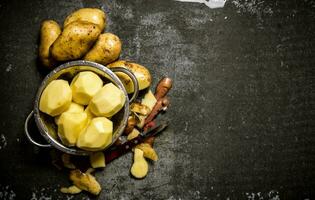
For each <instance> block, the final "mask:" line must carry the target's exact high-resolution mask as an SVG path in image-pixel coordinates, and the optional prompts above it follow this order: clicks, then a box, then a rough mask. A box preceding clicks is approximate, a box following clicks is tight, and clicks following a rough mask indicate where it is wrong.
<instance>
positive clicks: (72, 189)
mask: <svg viewBox="0 0 315 200" xmlns="http://www.w3.org/2000/svg"><path fill="white" fill-rule="evenodd" d="M81 191H82V190H81V189H80V188H78V187H77V186H75V185H72V186H70V187H62V188H60V192H62V193H65V194H79V193H80V192H81Z"/></svg>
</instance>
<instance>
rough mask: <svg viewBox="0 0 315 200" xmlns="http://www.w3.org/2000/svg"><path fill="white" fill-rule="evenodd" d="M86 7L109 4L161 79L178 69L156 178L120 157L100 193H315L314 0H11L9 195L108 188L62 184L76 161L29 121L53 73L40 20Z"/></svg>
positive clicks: (6, 37)
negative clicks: (40, 58)
mask: <svg viewBox="0 0 315 200" xmlns="http://www.w3.org/2000/svg"><path fill="white" fill-rule="evenodd" d="M81 7H100V8H102V9H103V10H105V11H106V13H107V14H108V28H107V29H106V31H108V32H113V33H115V34H117V35H118V36H119V37H120V38H121V39H122V41H123V52H122V55H121V58H123V59H128V60H133V61H135V62H138V63H141V64H143V65H145V66H147V67H148V68H149V69H150V71H151V72H152V75H153V77H154V85H155V84H156V83H157V81H158V80H159V79H160V78H161V77H162V76H165V75H167V76H170V77H172V78H173V79H174V89H173V91H172V92H171V93H170V96H171V99H172V106H171V108H170V110H169V111H168V112H167V114H166V116H167V117H168V118H169V119H171V121H172V125H171V127H170V128H169V129H168V130H167V131H165V132H164V133H163V134H162V135H160V136H159V137H158V139H157V140H156V150H157V152H158V154H159V157H160V159H159V161H158V162H156V163H153V164H150V170H149V174H148V176H147V177H146V178H145V179H144V180H135V179H133V178H131V177H130V175H129V168H130V166H131V163H132V157H131V154H128V155H126V156H124V157H121V158H120V159H118V160H116V161H114V162H113V163H111V164H109V165H108V166H107V167H106V169H105V170H103V171H99V172H97V173H96V177H97V179H98V180H100V182H101V183H102V186H103V192H102V193H101V195H100V196H99V198H98V199H170V200H172V199H189V200H190V199H272V197H274V199H312V198H314V185H315V177H314V175H315V171H314V169H315V168H314V167H315V159H314V155H315V148H314V142H315V135H314V132H315V131H314V130H315V129H314V124H315V122H314V118H315V116H314V112H315V109H314V104H315V93H314V91H315V90H314V89H315V88H314V64H315V59H314V51H315V39H314V35H315V34H314V32H315V23H314V22H315V3H314V1H311V0H304V1H280V0H274V1H259V0H252V1H240V0H234V1H228V2H227V3H226V5H225V7H224V8H223V9H213V10H212V9H209V8H208V7H206V6H205V5H202V4H198V3H197V4H196V3H181V2H176V1H171V0H168V1H166V0H165V1H161V0H160V1H156V0H134V1H122V0H118V1H114V0H113V1H101V0H94V1H86V0H71V1H55V0H50V1H48V0H34V1H18V0H3V1H1V3H0V21H1V23H0V27H1V29H0V30H1V33H0V35H1V36H0V38H1V52H0V56H1V61H2V63H1V73H0V81H1V84H0V88H1V97H0V98H1V103H0V110H1V112H0V114H1V122H0V130H1V131H0V147H1V149H0V171H1V172H0V181H1V182H0V199H31V198H33V199H89V198H90V199H97V198H94V197H92V196H89V195H87V194H85V193H84V194H80V195H77V196H74V197H72V196H66V195H63V194H61V193H59V191H58V190H59V188H60V187H61V186H66V185H69V184H70V183H69V181H68V178H67V174H66V172H64V171H58V170H56V169H55V168H54V167H53V166H52V165H51V164H50V162H49V153H48V151H44V150H39V149H36V148H34V147H33V146H32V145H31V144H30V143H28V142H27V141H26V139H25V137H24V132H23V123H24V120H25V117H26V116H27V114H28V113H29V112H30V111H31V109H32V104H33V101H34V96H35V93H36V90H37V87H38V86H39V84H40V82H41V80H42V78H43V77H44V75H45V73H46V72H45V71H44V70H41V68H40V67H38V66H37V63H36V59H37V50H38V49H37V48H38V33H39V25H40V22H41V21H42V20H44V19H47V18H50V19H55V20H57V21H58V22H59V23H62V21H63V19H64V18H65V16H66V15H67V14H69V13H70V12H71V11H73V10H75V9H78V8H81Z"/></svg>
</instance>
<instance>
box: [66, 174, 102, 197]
mask: <svg viewBox="0 0 315 200" xmlns="http://www.w3.org/2000/svg"><path fill="white" fill-rule="evenodd" d="M69 177H70V180H71V181H72V182H73V184H74V185H75V186H76V187H78V188H80V189H81V190H85V191H87V192H90V193H91V194H94V195H98V194H99V193H100V192H101V186H100V184H99V183H98V182H97V180H96V179H95V177H94V176H92V175H91V174H90V173H83V172H81V171H80V170H78V169H75V170H71V171H70V176H69Z"/></svg>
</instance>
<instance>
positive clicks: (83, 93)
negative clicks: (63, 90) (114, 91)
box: [70, 71, 103, 105]
mask: <svg viewBox="0 0 315 200" xmlns="http://www.w3.org/2000/svg"><path fill="white" fill-rule="evenodd" d="M102 86H103V81H102V79H101V78H100V77H99V76H98V75H97V74H95V73H93V72H90V71H84V72H80V73H79V74H78V75H76V76H75V77H74V78H73V80H72V82H71V84H70V87H71V89H72V98H73V101H74V102H76V103H78V104H81V105H88V104H89V102H90V100H91V99H92V97H93V96H94V95H95V94H96V93H97V92H98V91H99V90H100V89H101V88H102Z"/></svg>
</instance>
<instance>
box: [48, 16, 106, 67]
mask: <svg viewBox="0 0 315 200" xmlns="http://www.w3.org/2000/svg"><path fill="white" fill-rule="evenodd" d="M100 34H101V29H100V28H99V27H98V26H97V25H96V24H93V23H90V22H87V21H74V22H72V23H70V24H68V25H67V26H66V27H65V28H64V30H63V31H62V33H61V35H60V36H59V37H58V38H57V40H56V41H55V42H54V43H53V45H52V46H51V48H50V52H51V55H52V56H53V58H54V59H56V60H57V61H68V60H75V59H79V58H81V57H83V56H84V55H85V54H86V53H87V52H88V51H89V49H90V48H91V47H92V46H93V44H94V42H95V41H96V40H97V38H98V36H99V35H100Z"/></svg>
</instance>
